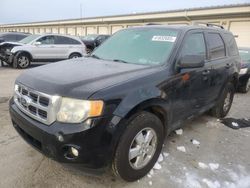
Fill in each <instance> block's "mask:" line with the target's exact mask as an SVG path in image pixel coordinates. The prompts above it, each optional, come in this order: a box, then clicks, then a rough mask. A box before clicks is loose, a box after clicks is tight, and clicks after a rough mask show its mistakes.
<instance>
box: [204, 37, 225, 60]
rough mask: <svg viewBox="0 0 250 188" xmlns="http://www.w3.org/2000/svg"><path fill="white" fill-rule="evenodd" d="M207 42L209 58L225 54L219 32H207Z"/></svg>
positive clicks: (220, 56)
mask: <svg viewBox="0 0 250 188" xmlns="http://www.w3.org/2000/svg"><path fill="white" fill-rule="evenodd" d="M207 42H208V47H209V51H210V58H211V59H218V58H222V57H225V56H226V50H225V45H224V42H223V40H222V38H221V36H220V34H219V33H208V34H207Z"/></svg>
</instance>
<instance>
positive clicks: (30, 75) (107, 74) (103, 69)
mask: <svg viewBox="0 0 250 188" xmlns="http://www.w3.org/2000/svg"><path fill="white" fill-rule="evenodd" d="M156 70H157V68H156V67H150V66H145V65H135V64H126V63H118V62H112V61H104V60H98V59H94V58H90V57H89V58H79V59H74V60H66V61H61V62H58V63H53V64H50V65H45V66H41V67H38V68H33V69H30V70H28V71H26V72H24V73H23V74H21V75H20V76H19V77H18V78H17V81H16V82H20V83H21V84H23V85H24V86H27V87H29V88H32V89H34V90H38V91H40V92H44V93H47V94H51V95H59V96H66V97H73V98H79V99H87V98H89V97H90V96H91V95H92V94H93V93H95V92H97V91H98V90H101V89H104V88H107V87H111V86H115V85H117V84H122V83H123V82H126V81H128V80H131V79H136V78H139V77H142V76H145V75H148V74H151V73H153V72H155V71H156Z"/></svg>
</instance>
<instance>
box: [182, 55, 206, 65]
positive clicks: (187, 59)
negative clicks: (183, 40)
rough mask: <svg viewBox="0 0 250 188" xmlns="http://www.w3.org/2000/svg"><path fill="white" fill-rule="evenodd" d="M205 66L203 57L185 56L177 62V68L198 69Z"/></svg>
mask: <svg viewBox="0 0 250 188" xmlns="http://www.w3.org/2000/svg"><path fill="white" fill-rule="evenodd" d="M204 64H205V59H204V56H203V55H185V56H183V57H181V58H180V59H179V61H178V68H200V67H203V66H204Z"/></svg>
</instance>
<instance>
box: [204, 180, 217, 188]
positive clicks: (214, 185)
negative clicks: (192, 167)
mask: <svg viewBox="0 0 250 188" xmlns="http://www.w3.org/2000/svg"><path fill="white" fill-rule="evenodd" d="M202 182H204V183H205V184H206V185H207V186H208V187H209V188H220V187H221V185H220V183H219V182H218V181H217V180H216V181H214V182H213V181H210V180H208V179H206V178H204V179H203V180H202Z"/></svg>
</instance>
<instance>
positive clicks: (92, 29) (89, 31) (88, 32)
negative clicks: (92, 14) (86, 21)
mask: <svg viewBox="0 0 250 188" xmlns="http://www.w3.org/2000/svg"><path fill="white" fill-rule="evenodd" d="M89 34H96V29H95V27H87V35H89Z"/></svg>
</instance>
